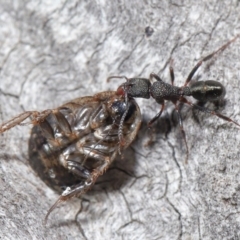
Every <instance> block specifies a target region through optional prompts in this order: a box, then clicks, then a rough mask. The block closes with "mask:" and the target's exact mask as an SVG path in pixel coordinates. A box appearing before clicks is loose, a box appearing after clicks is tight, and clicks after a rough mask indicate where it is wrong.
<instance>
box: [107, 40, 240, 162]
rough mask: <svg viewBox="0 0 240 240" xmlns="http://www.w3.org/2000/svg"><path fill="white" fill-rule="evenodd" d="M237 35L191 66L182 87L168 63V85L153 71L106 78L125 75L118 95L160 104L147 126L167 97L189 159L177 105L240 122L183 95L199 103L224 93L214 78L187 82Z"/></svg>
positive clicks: (221, 86) (215, 99)
mask: <svg viewBox="0 0 240 240" xmlns="http://www.w3.org/2000/svg"><path fill="white" fill-rule="evenodd" d="M238 37H239V35H237V36H236V37H235V38H233V39H232V40H230V41H228V42H227V43H226V44H224V45H223V46H222V47H220V48H219V49H218V50H216V51H214V52H213V53H211V54H209V55H207V56H206V57H204V58H203V59H202V60H200V61H199V62H198V63H197V64H196V65H195V66H194V68H193V69H192V70H191V72H190V73H189V75H188V77H187V79H186V81H185V83H184V85H183V86H181V87H177V86H174V80H175V77H174V71H173V67H172V66H171V65H170V68H169V70H170V78H171V84H168V83H166V82H164V81H163V80H162V79H161V78H160V77H159V76H158V75H156V74H155V73H152V74H150V77H149V79H147V78H127V77H125V76H111V77H109V78H108V80H110V79H111V78H125V79H126V82H125V83H123V84H122V85H120V87H119V88H118V90H117V93H118V94H119V95H125V96H127V97H126V99H128V98H129V99H131V98H146V99H149V98H150V96H152V97H153V98H154V99H155V100H156V102H157V103H159V104H160V105H161V108H160V111H159V112H158V113H157V114H156V116H155V117H153V118H152V119H151V120H150V121H149V123H148V127H149V128H150V127H151V126H152V124H153V123H154V122H155V121H156V120H157V119H158V118H159V117H160V116H161V114H162V112H163V110H164V107H165V101H166V100H169V101H171V102H172V103H173V104H174V105H175V110H176V113H177V115H178V123H179V126H180V130H181V132H182V135H183V139H184V142H185V145H186V151H187V154H186V161H185V162H186V163H187V161H188V156H189V149H188V145H187V140H186V134H185V130H184V128H183V122H182V117H181V113H180V108H179V104H180V103H185V104H188V105H189V106H191V107H194V108H196V109H198V110H199V111H202V112H205V113H210V114H212V115H216V116H217V117H219V118H222V119H223V120H225V121H228V122H232V123H234V124H236V125H237V126H239V127H240V124H238V123H237V122H235V121H233V120H232V119H231V118H229V117H227V116H224V115H222V114H220V113H219V112H217V111H213V110H211V109H209V108H206V107H202V106H199V105H197V104H193V103H192V102H190V101H188V100H187V98H186V97H185V96H192V97H193V98H195V99H196V100H198V101H201V102H214V101H218V100H220V99H222V98H223V97H224V95H225V92H226V91H225V87H224V86H223V85H222V84H221V83H219V82H217V81H214V80H207V81H197V82H195V83H192V84H191V85H190V86H188V85H189V83H190V82H191V80H192V78H193V76H194V74H195V73H196V71H197V70H198V68H199V67H200V66H201V65H202V63H203V62H206V61H208V60H210V59H211V58H212V57H213V56H215V55H216V54H218V53H219V52H221V51H223V50H225V49H226V48H227V47H228V46H229V45H230V44H231V43H232V42H234V41H235V40H236V39H237V38H238ZM152 79H155V80H157V81H155V82H153V84H151V80H152Z"/></svg>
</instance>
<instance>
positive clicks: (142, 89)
mask: <svg viewBox="0 0 240 240" xmlns="http://www.w3.org/2000/svg"><path fill="white" fill-rule="evenodd" d="M126 80H127V81H126V82H125V83H123V84H121V85H120V86H119V87H118V89H117V94H118V95H125V94H127V96H128V97H132V98H150V92H149V88H150V86H151V83H150V81H149V80H148V79H147V78H129V79H128V78H126Z"/></svg>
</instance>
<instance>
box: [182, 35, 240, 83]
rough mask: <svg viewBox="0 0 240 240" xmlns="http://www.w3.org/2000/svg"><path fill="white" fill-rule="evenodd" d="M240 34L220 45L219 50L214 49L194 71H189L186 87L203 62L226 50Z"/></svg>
mask: <svg viewBox="0 0 240 240" xmlns="http://www.w3.org/2000/svg"><path fill="white" fill-rule="evenodd" d="M239 36H240V35H237V36H236V37H235V38H233V39H232V40H230V41H228V42H227V43H225V44H224V45H223V46H222V47H220V48H219V49H218V50H216V51H214V52H213V53H211V54H209V55H207V56H206V57H204V58H203V59H202V60H200V61H199V62H198V63H197V64H196V65H195V67H194V68H193V69H192V71H191V72H190V73H189V75H188V77H187V79H186V81H185V84H184V87H186V86H187V85H188V83H189V82H190V81H191V80H192V77H193V75H194V74H195V73H196V71H197V70H198V68H199V67H200V66H201V65H202V63H203V62H206V61H208V60H209V59H211V58H212V57H214V56H215V55H216V54H218V53H219V52H222V51H224V50H225V49H226V48H227V47H228V46H229V45H230V44H231V43H232V42H234V41H235V40H236V39H237V38H238V37H239Z"/></svg>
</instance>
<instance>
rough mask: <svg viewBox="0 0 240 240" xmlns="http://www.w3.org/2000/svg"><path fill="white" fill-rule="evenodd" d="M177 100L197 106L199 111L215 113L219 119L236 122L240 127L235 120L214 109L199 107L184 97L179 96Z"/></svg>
mask: <svg viewBox="0 0 240 240" xmlns="http://www.w3.org/2000/svg"><path fill="white" fill-rule="evenodd" d="M179 101H180V102H183V103H186V104H188V105H190V106H191V107H194V108H197V109H198V110H199V111H201V112H205V113H210V114H212V115H215V116H217V117H219V118H221V119H223V120H225V121H228V122H232V123H234V124H236V125H237V126H239V127H240V124H239V123H237V122H235V121H234V120H232V119H231V118H229V117H227V116H224V115H222V114H220V113H218V112H216V111H213V110H210V109H208V108H206V107H201V106H199V105H196V104H193V103H191V102H189V101H188V100H187V99H186V98H184V97H181V99H179Z"/></svg>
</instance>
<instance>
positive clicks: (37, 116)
mask: <svg viewBox="0 0 240 240" xmlns="http://www.w3.org/2000/svg"><path fill="white" fill-rule="evenodd" d="M50 113H52V110H45V111H43V112H37V111H27V112H24V113H21V114H19V115H18V116H16V117H14V118H13V119H11V120H9V121H8V122H5V123H3V124H2V125H1V126H0V133H3V132H5V131H7V130H9V129H11V128H13V127H15V126H16V125H25V124H38V123H40V122H41V121H43V120H44V119H45V118H46V117H47V116H48V115H49V114H50ZM29 117H30V118H31V119H32V120H31V122H30V123H23V121H24V120H26V119H27V118H29Z"/></svg>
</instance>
